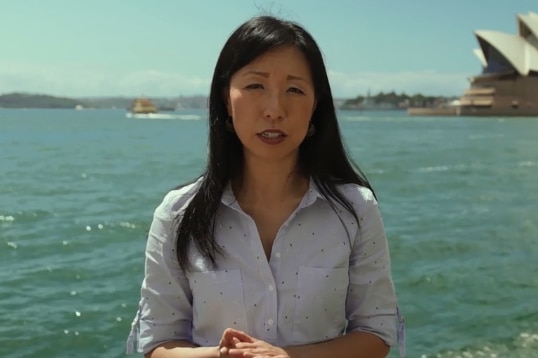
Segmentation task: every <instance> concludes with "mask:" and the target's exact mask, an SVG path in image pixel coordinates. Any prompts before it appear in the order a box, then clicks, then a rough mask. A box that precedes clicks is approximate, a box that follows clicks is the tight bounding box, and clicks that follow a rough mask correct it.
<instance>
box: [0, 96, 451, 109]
mask: <svg viewBox="0 0 538 358" xmlns="http://www.w3.org/2000/svg"><path fill="white" fill-rule="evenodd" d="M134 99H135V98H134V97H93V98H66V97H57V96H50V95H45V94H29V93H8V94H4V95H0V108H66V109H69V108H71V109H72V108H108V109H113V108H119V109H126V108H128V107H129V106H130V104H131V102H132V101H133V100H134ZM452 99H454V97H443V96H425V95H422V94H415V95H412V96H408V95H406V94H404V93H402V94H396V93H395V92H394V91H393V92H387V93H384V92H379V93H378V94H376V95H366V96H363V95H359V96H357V97H355V98H351V99H339V100H335V105H336V108H337V109H341V110H375V109H386V110H389V109H406V108H409V107H433V106H436V105H439V104H440V103H446V102H448V101H450V100H452ZM151 100H152V101H153V102H154V103H155V105H156V106H157V108H159V109H160V110H175V109H183V108H189V109H198V108H202V109H203V108H207V97H206V96H188V97H183V96H179V97H167V98H156V97H155V98H154V97H151Z"/></svg>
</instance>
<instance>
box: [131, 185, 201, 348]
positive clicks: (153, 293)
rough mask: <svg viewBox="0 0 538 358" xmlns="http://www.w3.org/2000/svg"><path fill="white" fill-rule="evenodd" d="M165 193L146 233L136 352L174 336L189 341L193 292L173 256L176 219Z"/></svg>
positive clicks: (172, 338)
mask: <svg viewBox="0 0 538 358" xmlns="http://www.w3.org/2000/svg"><path fill="white" fill-rule="evenodd" d="M170 202H171V200H170V195H168V196H167V197H166V198H165V200H163V203H162V204H161V205H160V206H159V207H158V208H157V209H156V210H155V213H154V216H153V221H152V224H151V227H150V230H149V234H148V241H147V246H146V259H145V274H144V281H143V283H142V288H141V300H140V305H139V311H138V313H137V318H135V320H138V326H139V333H138V352H141V353H148V352H150V351H151V350H152V349H154V348H155V347H157V346H158V345H160V344H162V343H164V342H167V341H174V340H185V341H192V334H191V332H192V294H191V291H190V287H189V284H188V280H187V278H186V277H185V275H184V273H183V271H182V270H181V268H180V266H179V263H178V261H177V257H176V247H175V246H176V245H175V244H176V236H175V235H176V230H175V228H176V226H177V225H176V220H175V218H174V216H173V214H172V213H173V211H172V204H171V203H170Z"/></svg>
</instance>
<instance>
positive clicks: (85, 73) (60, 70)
mask: <svg viewBox="0 0 538 358" xmlns="http://www.w3.org/2000/svg"><path fill="white" fill-rule="evenodd" d="M209 85H210V80H209V79H208V78H200V77H196V76H188V75H184V74H180V73H170V72H163V71H158V70H152V69H148V70H140V71H134V72H127V73H113V72H112V71H110V70H109V69H103V68H98V67H90V66H81V65H66V66H35V65H24V64H22V65H21V64H17V65H13V64H2V63H0V93H7V92H30V93H46V94H53V95H58V96H70V97H83V96H139V95H142V94H143V95H147V96H179V95H197V94H206V93H208V92H209Z"/></svg>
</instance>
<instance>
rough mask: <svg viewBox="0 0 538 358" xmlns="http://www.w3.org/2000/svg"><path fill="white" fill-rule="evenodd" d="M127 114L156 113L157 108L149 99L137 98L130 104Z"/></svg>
mask: <svg viewBox="0 0 538 358" xmlns="http://www.w3.org/2000/svg"><path fill="white" fill-rule="evenodd" d="M129 112H130V113H131V114H132V115H136V114H150V113H157V107H156V106H155V104H154V103H153V102H152V101H151V100H150V99H149V98H146V97H139V98H136V99H135V100H134V101H133V102H132V103H131V106H130V107H129Z"/></svg>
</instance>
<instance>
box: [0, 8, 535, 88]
mask: <svg viewBox="0 0 538 358" xmlns="http://www.w3.org/2000/svg"><path fill="white" fill-rule="evenodd" d="M529 11H534V12H538V1H536V0H494V1H486V0H451V1H446V0H443V1H439V0H408V1H403V0H384V1H372V0H287V1H286V0H280V1H268V0H191V1H186V0H151V1H150V0H145V1H144V0H92V1H82V0H17V1H14V0H0V94H3V93H10V92H28V93H43V94H51V95H56V96H66V97H88V96H91V97H93V96H97V97H101V96H139V95H145V96H154V97H176V96H192V95H207V94H208V93H209V85H210V79H211V76H212V72H213V69H214V66H215V62H216V59H217V57H218V54H219V52H220V50H221V48H222V46H223V44H224V42H225V41H226V39H227V38H228V36H229V35H230V34H231V33H232V32H233V30H235V29H236V28H237V27H238V26H239V25H240V24H241V23H243V22H244V21H246V20H247V19H249V18H250V17H252V16H256V15H260V14H267V13H269V14H272V15H276V16H279V17H283V18H285V19H288V20H292V21H296V22H298V23H300V24H302V25H303V26H304V27H305V28H306V29H307V30H308V31H309V32H310V33H311V34H312V35H313V36H314V38H315V39H316V41H317V42H318V45H319V46H320V48H321V50H322V52H323V54H324V58H325V61H326V67H327V70H328V73H329V79H330V82H331V87H332V90H333V95H334V96H335V97H336V98H353V97H356V96H358V95H364V94H366V93H368V91H370V92H371V93H372V94H375V93H377V92H379V91H384V92H388V91H396V92H397V93H402V92H405V93H407V94H414V93H423V94H427V95H443V96H458V95H461V94H462V92H463V91H464V90H465V89H466V88H467V87H468V85H469V83H468V78H469V77H470V76H473V75H477V74H479V73H480V71H481V65H480V62H479V60H478V59H477V58H476V57H475V55H474V54H473V52H472V51H473V49H474V48H477V47H478V43H477V41H476V38H475V37H474V31H476V30H495V31H501V32H508V33H513V34H515V33H517V22H516V15H517V14H518V13H528V12H529Z"/></svg>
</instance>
